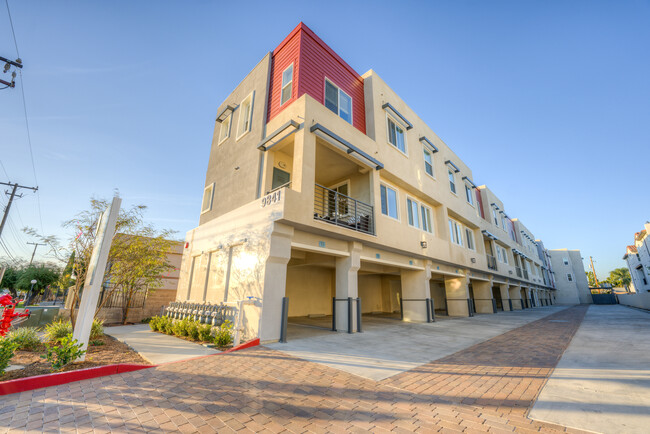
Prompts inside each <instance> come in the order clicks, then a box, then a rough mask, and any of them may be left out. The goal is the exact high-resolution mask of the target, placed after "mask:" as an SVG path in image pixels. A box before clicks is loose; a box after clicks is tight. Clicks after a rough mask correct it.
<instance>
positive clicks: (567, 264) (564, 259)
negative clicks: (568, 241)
mask: <svg viewBox="0 0 650 434" xmlns="http://www.w3.org/2000/svg"><path fill="white" fill-rule="evenodd" d="M562 263H563V264H564V265H566V266H569V259H568V258H562Z"/></svg>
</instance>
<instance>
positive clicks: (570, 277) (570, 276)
mask: <svg viewBox="0 0 650 434" xmlns="http://www.w3.org/2000/svg"><path fill="white" fill-rule="evenodd" d="M566 280H567V281H569V282H573V273H567V274H566Z"/></svg>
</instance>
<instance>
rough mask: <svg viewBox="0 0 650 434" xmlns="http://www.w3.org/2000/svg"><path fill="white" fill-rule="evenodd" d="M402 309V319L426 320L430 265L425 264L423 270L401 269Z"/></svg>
mask: <svg viewBox="0 0 650 434" xmlns="http://www.w3.org/2000/svg"><path fill="white" fill-rule="evenodd" d="M401 277H402V311H403V312H404V321H420V322H426V321H427V304H426V302H425V301H423V300H426V299H427V298H429V297H430V296H431V291H430V286H429V281H430V280H431V267H430V265H429V264H427V265H426V267H425V269H424V270H402V271H401Z"/></svg>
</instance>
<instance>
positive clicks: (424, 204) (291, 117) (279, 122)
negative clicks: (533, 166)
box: [178, 23, 584, 341]
mask: <svg viewBox="0 0 650 434" xmlns="http://www.w3.org/2000/svg"><path fill="white" fill-rule="evenodd" d="M217 113H218V115H217V119H216V125H215V129H214V136H213V143H212V148H211V151H210V158H209V163H208V170H207V174H206V181H205V189H204V195H203V201H202V209H201V216H200V220H199V226H198V227H197V228H195V229H193V230H191V231H189V232H188V233H187V237H186V245H185V249H184V253H183V263H182V268H181V275H180V281H179V290H178V299H179V300H181V301H186V300H187V301H194V302H210V303H220V302H233V301H236V300H241V299H246V298H248V297H253V298H254V299H255V300H257V301H256V304H255V305H252V306H251V305H249V306H247V307H246V311H245V314H246V319H245V324H244V327H245V329H246V333H247V335H249V336H259V337H260V338H261V339H262V341H273V340H277V339H278V338H279V337H280V324H281V320H282V314H281V313H282V310H283V300H286V299H288V300H289V303H288V316H290V317H292V318H293V317H307V316H311V317H317V316H323V315H331V314H332V313H333V307H332V306H333V304H334V305H335V306H336V307H335V309H336V310H335V313H336V321H337V328H338V329H340V330H343V329H347V324H348V314H350V317H349V318H351V321H352V323H354V324H355V325H354V327H353V328H355V329H356V315H357V312H356V309H357V306H358V304H357V303H349V302H348V300H349V299H352V300H356V299H357V298H360V299H361V300H362V302H361V306H362V313H363V314H382V315H392V314H395V313H397V312H400V313H401V315H402V316H403V318H404V319H405V320H408V321H426V320H427V319H428V318H429V316H430V310H429V306H430V304H428V303H427V302H425V300H428V299H433V300H434V305H435V310H436V311H437V312H438V313H443V312H444V313H446V314H448V315H450V316H468V315H470V314H471V313H472V311H474V310H475V311H477V312H478V313H492V312H493V309H494V306H495V305H496V308H497V309H504V310H509V309H511V308H512V309H520V308H521V307H522V304H523V305H526V304H528V305H537V306H539V305H540V304H548V303H551V302H552V300H553V298H554V292H555V291H554V286H553V277H552V264H551V261H549V254H548V252H547V251H546V250H545V249H544V247H543V244H542V243H541V242H540V241H539V240H537V241H536V238H535V236H533V233H532V232H531V231H530V230H529V229H528V228H526V227H525V226H524V225H523V224H522V223H521V221H519V220H518V219H511V218H510V217H509V216H508V214H507V213H506V207H505V205H504V204H503V203H502V202H501V200H499V198H498V197H497V196H496V195H495V194H494V193H493V192H492V191H491V190H490V189H489V188H487V187H486V186H485V185H482V186H477V185H476V184H475V183H474V181H473V180H474V176H473V173H472V171H471V169H470V168H469V167H467V166H466V165H465V164H464V163H463V161H462V160H461V159H460V158H459V157H458V156H457V155H456V154H455V153H454V152H453V150H452V149H451V148H449V147H448V146H447V145H446V144H445V143H444V142H443V141H442V140H441V139H440V138H439V137H438V136H437V135H436V134H435V133H434V131H433V130H432V129H431V128H430V127H429V126H428V125H427V124H426V123H425V122H424V121H423V120H422V119H420V118H419V117H418V115H417V114H416V113H415V112H413V111H412V110H411V109H410V108H409V106H408V105H406V103H405V102H404V101H402V100H401V98H400V97H399V96H398V95H397V94H396V93H395V92H393V90H392V89H391V88H390V87H389V86H388V85H387V84H386V83H385V82H384V81H383V80H382V79H381V78H380V77H379V76H378V75H377V73H375V72H374V71H372V70H371V71H368V72H366V73H365V74H363V75H359V74H358V73H357V72H356V71H354V69H352V68H351V67H350V66H349V65H348V64H347V63H346V62H345V61H344V60H343V59H341V58H340V57H339V56H338V55H337V54H336V53H335V52H334V51H333V50H332V49H331V48H330V47H328V46H327V45H326V44H325V43H324V42H323V41H322V40H321V39H320V38H319V37H318V36H316V35H315V34H314V33H313V32H312V31H311V30H310V29H309V28H308V27H307V26H305V25H304V24H302V23H301V24H299V25H298V26H297V27H296V28H295V29H294V30H293V31H292V32H291V33H290V34H289V36H287V38H286V39H285V40H284V41H282V43H281V44H280V45H279V46H278V47H277V48H276V49H275V50H273V51H272V52H270V53H268V54H267V55H266V56H265V57H264V58H263V59H262V60H261V61H260V62H259V63H258V64H257V65H256V66H255V67H254V68H253V70H252V71H251V72H250V73H249V74H248V75H247V76H246V77H245V78H244V79H243V80H242V81H241V82H240V83H239V85H238V86H237V87H236V88H235V90H234V91H233V92H232V93H231V94H230V95H229V96H228V97H227V98H226V100H225V101H224V102H223V103H222V104H221V106H220V107H219V109H218V111H217ZM583 277H584V273H583ZM333 298H335V299H336V301H333ZM576 302H578V301H577V299H576ZM349 306H351V309H352V311H349V310H348V309H349Z"/></svg>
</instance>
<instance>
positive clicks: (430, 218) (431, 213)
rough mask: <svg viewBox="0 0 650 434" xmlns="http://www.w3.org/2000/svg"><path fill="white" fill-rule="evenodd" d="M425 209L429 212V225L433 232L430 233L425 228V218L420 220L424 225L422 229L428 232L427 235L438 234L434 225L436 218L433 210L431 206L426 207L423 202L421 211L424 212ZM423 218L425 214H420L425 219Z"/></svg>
mask: <svg viewBox="0 0 650 434" xmlns="http://www.w3.org/2000/svg"><path fill="white" fill-rule="evenodd" d="M423 209H426V210H429V225H430V226H431V230H430V231H428V230H426V229H425V227H424V218H422V219H421V220H420V221H421V223H422V228H421V229H422V230H423V231H424V232H426V233H427V234H432V235H433V234H435V233H436V226H435V225H434V224H433V216H434V212H433V208H432V207H430V206H429V205H426V204H425V203H423V202H420V211H422V210H423ZM423 216H424V213H423V212H420V217H423Z"/></svg>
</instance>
